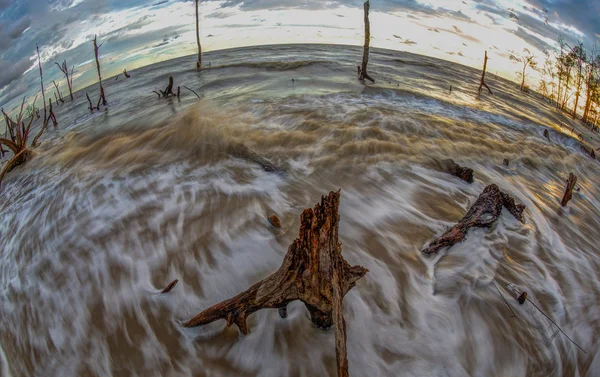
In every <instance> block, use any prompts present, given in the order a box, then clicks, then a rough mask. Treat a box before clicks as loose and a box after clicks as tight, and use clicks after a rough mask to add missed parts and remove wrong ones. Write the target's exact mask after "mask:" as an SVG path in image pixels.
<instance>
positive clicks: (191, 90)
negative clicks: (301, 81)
mask: <svg viewBox="0 0 600 377" xmlns="http://www.w3.org/2000/svg"><path fill="white" fill-rule="evenodd" d="M292 80H293V79H292ZM183 88H184V89H187V90H189V91H190V92H192V93H194V94H195V95H196V97H198V99H200V96H199V95H198V93H196V91H194V90H193V89H190V88H188V87H187V86H185V85H184V86H183ZM177 90H179V87H177Z"/></svg>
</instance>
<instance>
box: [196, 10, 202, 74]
mask: <svg viewBox="0 0 600 377" xmlns="http://www.w3.org/2000/svg"><path fill="white" fill-rule="evenodd" d="M198 1H199V0H196V44H197V45H198V61H197V62H196V67H197V68H198V69H201V68H202V46H200V21H199V15H198Z"/></svg>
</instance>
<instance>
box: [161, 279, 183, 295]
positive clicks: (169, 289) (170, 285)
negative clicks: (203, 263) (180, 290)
mask: <svg viewBox="0 0 600 377" xmlns="http://www.w3.org/2000/svg"><path fill="white" fill-rule="evenodd" d="M178 282H179V280H177V279H175V280H173V281H172V282H170V283H169V285H167V286H166V287H165V289H163V290H162V291H161V292H160V293H169V292H171V290H172V289H173V288H175V286H176V285H177V283H178Z"/></svg>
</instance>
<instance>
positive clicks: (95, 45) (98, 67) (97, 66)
mask: <svg viewBox="0 0 600 377" xmlns="http://www.w3.org/2000/svg"><path fill="white" fill-rule="evenodd" d="M93 43H94V54H95V55H96V68H97V69H98V82H99V83H100V99H99V100H98V110H99V109H100V102H102V106H106V97H105V96H104V87H103V86H102V75H101V74H100V59H98V50H100V47H102V43H101V44H100V46H98V43H97V40H96V35H94V40H93Z"/></svg>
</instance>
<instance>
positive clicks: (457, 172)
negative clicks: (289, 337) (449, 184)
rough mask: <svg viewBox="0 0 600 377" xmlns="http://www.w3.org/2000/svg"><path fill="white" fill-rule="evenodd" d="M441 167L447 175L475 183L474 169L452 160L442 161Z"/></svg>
mask: <svg viewBox="0 0 600 377" xmlns="http://www.w3.org/2000/svg"><path fill="white" fill-rule="evenodd" d="M440 166H441V168H442V170H443V171H445V172H446V173H448V174H452V175H454V176H456V177H458V178H460V179H462V180H463V181H465V182H468V183H473V169H469V168H465V167H462V166H460V165H458V164H457V163H456V162H454V160H451V159H448V160H443V161H440Z"/></svg>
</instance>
